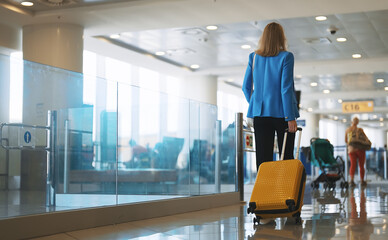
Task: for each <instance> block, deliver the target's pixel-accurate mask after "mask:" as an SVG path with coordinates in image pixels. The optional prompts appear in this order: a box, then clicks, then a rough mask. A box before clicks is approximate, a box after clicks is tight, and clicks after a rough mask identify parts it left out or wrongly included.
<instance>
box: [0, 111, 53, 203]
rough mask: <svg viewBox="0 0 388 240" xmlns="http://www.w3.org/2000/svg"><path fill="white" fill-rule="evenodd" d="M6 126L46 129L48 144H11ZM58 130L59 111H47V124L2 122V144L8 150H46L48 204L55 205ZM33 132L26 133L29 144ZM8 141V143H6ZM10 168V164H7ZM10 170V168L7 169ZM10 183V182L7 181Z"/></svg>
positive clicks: (0, 142) (25, 138) (0, 141)
mask: <svg viewBox="0 0 388 240" xmlns="http://www.w3.org/2000/svg"><path fill="white" fill-rule="evenodd" d="M4 127H16V128H19V129H20V128H23V129H24V128H28V129H43V130H45V131H46V145H45V146H36V145H35V144H34V145H22V144H19V145H18V146H12V145H11V146H10V144H9V139H8V138H6V137H4V136H3V129H4ZM56 132H57V112H56V111H48V112H47V126H38V125H30V124H22V123H2V124H0V145H1V147H3V148H4V149H6V150H7V151H8V150H32V151H46V152H47V161H46V166H47V170H46V206H48V207H50V206H55V177H54V173H55V161H54V159H55V158H54V153H55V146H56ZM32 137H33V136H32V134H31V133H30V132H29V131H26V132H25V133H24V142H25V144H29V143H30V141H31V139H32ZM4 142H7V145H4ZM7 168H8V166H7ZM7 171H8V169H7ZM7 184H8V183H7Z"/></svg>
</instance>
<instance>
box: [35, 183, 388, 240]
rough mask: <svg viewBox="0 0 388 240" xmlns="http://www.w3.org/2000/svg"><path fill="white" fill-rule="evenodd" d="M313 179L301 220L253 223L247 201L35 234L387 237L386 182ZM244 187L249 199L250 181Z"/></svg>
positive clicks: (193, 239)
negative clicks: (344, 186)
mask: <svg viewBox="0 0 388 240" xmlns="http://www.w3.org/2000/svg"><path fill="white" fill-rule="evenodd" d="M309 185H310V184H309V183H308V182H307V184H306V191H305V197H304V201H305V204H304V206H303V209H302V214H301V217H302V224H295V221H294V219H287V218H277V219H275V221H273V222H272V223H269V224H259V225H254V224H253V217H254V216H252V215H248V214H247V213H246V205H247V203H244V204H239V205H233V206H228V207H222V208H214V209H209V210H204V211H196V212H191V213H185V214H179V215H173V216H167V217H160V218H154V219H147V220H142V221H135V222H128V223H123V224H117V225H112V226H105V227H99V228H93V229H85V230H80V231H73V232H67V233H63V234H57V235H53V236H47V237H42V238H35V239H39V240H57V239H64V240H67V239H77V240H84V239H85V240H86V239H101V240H105V239H109V240H115V239H147V240H148V239H151V240H152V239H177V240H179V239H180V240H186V239H187V240H207V239H209V240H221V239H223V240H224V239H225V240H234V239H236V240H237V239H307V240H310V239H362V240H364V239H378V240H380V239H388V229H387V225H388V182H385V181H382V182H373V181H370V182H369V184H368V186H367V187H366V188H362V187H361V186H356V187H355V188H350V189H348V190H347V191H346V190H341V189H338V188H337V189H336V190H334V191H329V190H326V191H325V190H324V189H322V187H321V189H319V190H312V189H311V188H310V186H309ZM245 189H246V194H245V199H246V200H247V199H249V197H250V192H249V191H251V190H252V186H251V185H246V188H245ZM248 201H249V200H247V202H248Z"/></svg>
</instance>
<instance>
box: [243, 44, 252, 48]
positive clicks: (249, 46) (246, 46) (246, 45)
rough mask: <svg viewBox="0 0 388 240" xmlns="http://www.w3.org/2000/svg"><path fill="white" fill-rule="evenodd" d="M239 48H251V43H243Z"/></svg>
mask: <svg viewBox="0 0 388 240" xmlns="http://www.w3.org/2000/svg"><path fill="white" fill-rule="evenodd" d="M241 48H242V49H250V48H251V45H248V44H244V45H241Z"/></svg>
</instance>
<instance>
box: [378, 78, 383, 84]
mask: <svg viewBox="0 0 388 240" xmlns="http://www.w3.org/2000/svg"><path fill="white" fill-rule="evenodd" d="M376 81H377V82H378V83H383V82H384V79H382V78H378V79H377V80H376Z"/></svg>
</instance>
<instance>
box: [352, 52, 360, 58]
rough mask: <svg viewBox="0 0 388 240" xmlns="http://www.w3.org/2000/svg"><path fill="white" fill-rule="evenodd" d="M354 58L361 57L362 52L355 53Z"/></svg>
mask: <svg viewBox="0 0 388 240" xmlns="http://www.w3.org/2000/svg"><path fill="white" fill-rule="evenodd" d="M352 58H361V54H359V53H355V54H353V55H352Z"/></svg>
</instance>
